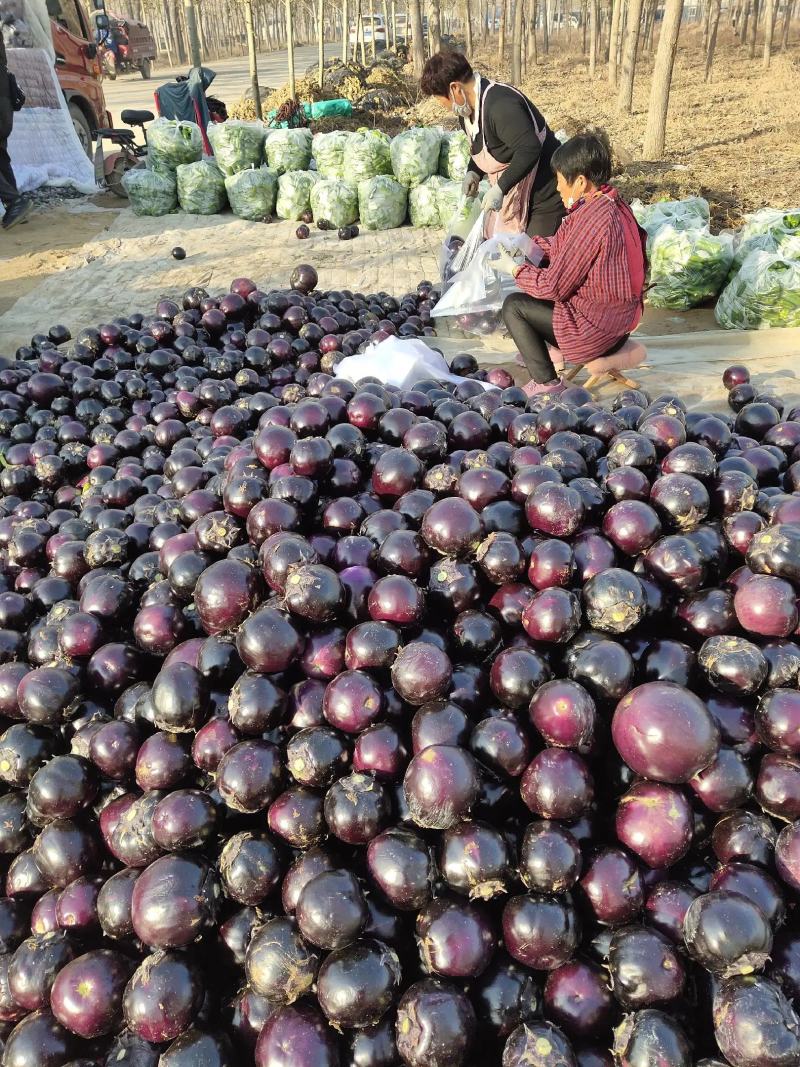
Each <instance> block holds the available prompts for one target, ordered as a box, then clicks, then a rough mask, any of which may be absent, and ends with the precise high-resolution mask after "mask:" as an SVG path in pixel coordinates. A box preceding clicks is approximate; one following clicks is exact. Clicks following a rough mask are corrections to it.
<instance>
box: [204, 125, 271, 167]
mask: <svg viewBox="0 0 800 1067" xmlns="http://www.w3.org/2000/svg"><path fill="white" fill-rule="evenodd" d="M207 133H208V140H209V142H210V144H211V147H212V148H213V149H214V159H215V160H216V162H217V166H218V167H219V169H220V170H221V171H222V173H223V174H224V175H226V176H227V175H230V174H238V173H239V171H240V170H249V169H250V168H251V167H257V166H259V165H260V163H261V160H262V159H263V157H264V140H265V138H266V131H265V129H264V127H263V126H262V125H261V123H260V122H237V121H235V120H233V119H232V120H229V121H228V122H210V123H209V124H208V130H207Z"/></svg>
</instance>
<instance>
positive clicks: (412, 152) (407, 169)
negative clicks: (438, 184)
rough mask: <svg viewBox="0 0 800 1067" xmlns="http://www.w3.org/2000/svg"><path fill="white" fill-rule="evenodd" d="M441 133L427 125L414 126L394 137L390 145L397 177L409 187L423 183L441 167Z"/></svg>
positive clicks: (393, 168)
mask: <svg viewBox="0 0 800 1067" xmlns="http://www.w3.org/2000/svg"><path fill="white" fill-rule="evenodd" d="M440 143H441V134H440V133H439V132H438V131H437V130H432V129H429V128H426V127H420V126H417V127H412V129H410V130H405V131H404V132H403V133H400V134H398V135H397V137H395V138H393V140H392V142H391V147H390V153H391V159H392V170H393V172H394V176H395V178H397V180H398V181H399V182H400V184H401V185H405V186H406V187H407V188H408V189H415V188H416V187H417V186H418V185H422V183H423V182H424V181H427V179H428V178H430V177H431V175H433V174H436V172H437V171H438V169H439V145H440Z"/></svg>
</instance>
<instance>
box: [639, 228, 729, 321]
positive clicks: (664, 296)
mask: <svg viewBox="0 0 800 1067" xmlns="http://www.w3.org/2000/svg"><path fill="white" fill-rule="evenodd" d="M732 259H733V237H732V236H731V234H728V233H723V234H720V235H719V236H718V237H715V236H714V235H713V234H711V233H709V232H708V230H707V229H702V230H701V229H686V230H679V229H676V228H675V227H674V226H662V227H661V228H660V229H659V230H658V232H657V233H656V235H655V236H654V237H653V239H652V241H651V243H650V287H649V288H648V290H647V302H648V303H649V304H651V305H652V306H653V307H658V308H671V309H672V310H673V311H687V310H688V309H689V308H693V307H697V306H698V305H700V304H703V303H705V302H706V301H707V300H711V299H712V298H713V297H715V296H716V295H717V293H719V291H720V289H721V288H722V286H723V285H724V284H725V279H726V278H727V276H728V271H729V269H730V265H731V261H732Z"/></svg>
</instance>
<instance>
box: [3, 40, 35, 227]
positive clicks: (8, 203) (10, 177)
mask: <svg viewBox="0 0 800 1067" xmlns="http://www.w3.org/2000/svg"><path fill="white" fill-rule="evenodd" d="M18 94H19V90H18V89H17V83H16V81H15V80H14V78H13V76H12V75H11V74H9V72H8V59H7V58H6V46H5V44H4V43H3V36H2V34H0V200H2V202H3V206H4V207H5V209H6V213H5V215H3V229H4V230H10V229H11V227H12V226H16V225H17V223H18V222H24V220H25V219H26V218H27V217H28V215H29V214H30V210H31V202H30V200H29V199H28V198H27V197H26V196H22V194H21V193H20V192H19V190H18V189H17V182H16V179H15V178H14V171H13V170H12V169H11V157H10V156H9V154H8V139H9V137H10V136H11V128H12V126H13V125H14V112H15V111H17V110H19V107H21V106H22V105H21V103H19V95H18Z"/></svg>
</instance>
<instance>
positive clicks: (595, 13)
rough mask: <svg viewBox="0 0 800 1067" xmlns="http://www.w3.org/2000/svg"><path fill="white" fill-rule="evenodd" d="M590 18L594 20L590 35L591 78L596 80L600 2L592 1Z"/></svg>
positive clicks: (597, 0)
mask: <svg viewBox="0 0 800 1067" xmlns="http://www.w3.org/2000/svg"><path fill="white" fill-rule="evenodd" d="M590 16H591V19H592V26H591V32H590V34H589V77H590V78H594V77H595V76H596V74H597V23H598V20H599V18H600V3H599V0H592V2H591V6H590Z"/></svg>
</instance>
